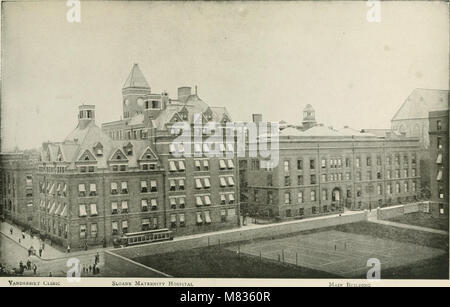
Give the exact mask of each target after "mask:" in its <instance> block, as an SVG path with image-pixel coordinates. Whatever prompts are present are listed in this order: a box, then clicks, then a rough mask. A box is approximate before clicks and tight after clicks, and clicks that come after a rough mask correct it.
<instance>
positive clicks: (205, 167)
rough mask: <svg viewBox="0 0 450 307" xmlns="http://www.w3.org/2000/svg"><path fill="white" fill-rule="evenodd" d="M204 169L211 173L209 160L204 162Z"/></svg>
mask: <svg viewBox="0 0 450 307" xmlns="http://www.w3.org/2000/svg"><path fill="white" fill-rule="evenodd" d="M203 168H204V169H205V171H209V162H208V160H203Z"/></svg>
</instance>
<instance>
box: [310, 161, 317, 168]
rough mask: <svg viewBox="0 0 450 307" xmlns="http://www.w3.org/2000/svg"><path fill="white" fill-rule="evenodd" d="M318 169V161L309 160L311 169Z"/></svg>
mask: <svg viewBox="0 0 450 307" xmlns="http://www.w3.org/2000/svg"><path fill="white" fill-rule="evenodd" d="M315 168H316V160H314V159H311V160H309V169H315Z"/></svg>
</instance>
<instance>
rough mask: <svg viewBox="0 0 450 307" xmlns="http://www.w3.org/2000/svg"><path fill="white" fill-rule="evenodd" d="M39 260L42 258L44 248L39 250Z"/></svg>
mask: <svg viewBox="0 0 450 307" xmlns="http://www.w3.org/2000/svg"><path fill="white" fill-rule="evenodd" d="M39 258H42V247H41V248H40V249H39Z"/></svg>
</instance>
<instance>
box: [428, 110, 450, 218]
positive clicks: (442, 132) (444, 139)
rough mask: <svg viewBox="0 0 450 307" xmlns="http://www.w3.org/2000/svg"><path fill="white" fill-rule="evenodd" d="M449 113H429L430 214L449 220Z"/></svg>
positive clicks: (445, 111) (446, 111)
mask: <svg viewBox="0 0 450 307" xmlns="http://www.w3.org/2000/svg"><path fill="white" fill-rule="evenodd" d="M448 112H449V111H448V110H443V111H432V112H430V113H429V121H430V123H429V127H430V157H431V160H432V163H431V167H430V178H431V201H432V202H431V204H430V212H431V213H432V214H433V216H435V217H439V216H445V217H447V218H448V206H449V197H448V193H449V178H448V177H449V173H448V167H449V165H448V160H449V156H448V155H449V151H448V149H449V145H448V140H449V134H448V127H449V125H448V117H449V114H448Z"/></svg>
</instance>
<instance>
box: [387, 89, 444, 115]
mask: <svg viewBox="0 0 450 307" xmlns="http://www.w3.org/2000/svg"><path fill="white" fill-rule="evenodd" d="M448 94H449V91H448V90H434V89H422V88H416V89H415V90H414V91H412V93H411V94H410V95H409V96H408V98H407V99H406V100H405V102H404V103H403V104H402V106H401V107H400V109H399V110H398V111H397V113H395V115H394V117H393V118H392V120H402V119H426V118H428V112H430V111H437V110H448Z"/></svg>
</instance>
